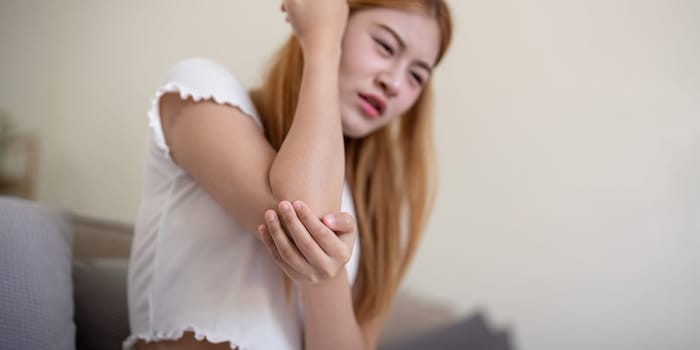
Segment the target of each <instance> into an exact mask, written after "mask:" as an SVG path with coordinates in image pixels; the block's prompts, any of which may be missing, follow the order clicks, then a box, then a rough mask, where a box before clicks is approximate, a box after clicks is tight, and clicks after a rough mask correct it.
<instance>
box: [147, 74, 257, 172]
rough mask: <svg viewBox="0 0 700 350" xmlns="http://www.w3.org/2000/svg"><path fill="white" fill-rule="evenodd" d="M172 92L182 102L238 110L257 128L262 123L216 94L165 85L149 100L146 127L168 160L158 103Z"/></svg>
mask: <svg viewBox="0 0 700 350" xmlns="http://www.w3.org/2000/svg"><path fill="white" fill-rule="evenodd" d="M172 92H177V93H179V94H180V99H182V100H187V99H188V98H191V99H192V100H193V101H194V102H199V101H202V100H213V101H214V102H216V103H217V104H220V105H229V106H231V107H234V108H238V109H239V110H240V111H241V112H242V113H243V114H246V115H248V116H249V117H251V118H252V119H253V121H254V122H255V124H257V125H258V126H259V127H262V123H261V122H260V121H259V120H258V119H257V117H254V116H251V115H250V113H248V112H246V111H245V110H244V109H243V108H242V107H241V106H240V105H238V104H237V103H235V102H234V101H231V100H229V99H226V98H222V97H221V96H217V95H216V94H211V93H209V94H207V93H200V92H197V91H195V90H194V89H190V88H188V87H187V86H185V85H183V84H180V83H175V82H174V83H167V84H165V85H163V86H161V87H160V88H158V90H156V93H155V95H154V96H153V97H152V98H151V108H150V109H149V110H148V125H149V127H150V128H151V129H152V130H153V134H154V141H155V143H156V145H157V146H158V148H160V149H161V150H162V151H163V153H164V154H165V157H167V158H168V159H170V148H169V147H168V145H167V144H166V143H165V136H164V134H163V126H162V125H161V123H160V110H159V103H160V102H159V101H160V98H161V97H163V95H165V94H167V93H172Z"/></svg>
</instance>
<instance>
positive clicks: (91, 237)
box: [70, 215, 133, 259]
mask: <svg viewBox="0 0 700 350" xmlns="http://www.w3.org/2000/svg"><path fill="white" fill-rule="evenodd" d="M70 220H71V222H72V224H73V227H74V234H75V236H74V241H73V256H74V258H76V259H92V258H128V257H129V252H130V250H131V240H132V237H133V225H130V224H125V223H119V222H114V221H108V220H99V219H92V218H86V217H83V216H79V215H72V216H71V217H70Z"/></svg>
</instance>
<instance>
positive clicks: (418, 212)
mask: <svg viewBox="0 0 700 350" xmlns="http://www.w3.org/2000/svg"><path fill="white" fill-rule="evenodd" d="M348 5H349V6H350V11H351V15H352V13H354V12H356V11H361V10H363V9H367V8H373V7H386V8H396V9H402V10H409V11H418V12H422V13H426V14H429V15H431V16H433V17H434V18H435V19H436V20H437V23H438V26H439V28H440V39H441V42H440V51H439V53H438V57H437V62H439V61H440V60H441V59H442V57H443V56H444V54H445V52H446V51H447V48H448V46H449V43H450V40H451V36H452V22H451V18H450V13H449V9H448V7H447V5H446V4H445V2H444V1H443V0H349V1H348ZM437 62H436V63H437ZM303 65H304V58H303V54H302V50H301V47H300V45H299V42H298V41H297V40H296V38H295V37H294V36H291V37H290V38H289V39H288V40H287V42H286V43H285V45H284V46H283V47H282V48H281V50H280V51H279V52H278V53H277V55H276V56H275V57H274V59H273V61H272V65H271V68H270V69H269V71H268V72H267V75H266V77H265V79H264V81H263V84H262V86H261V87H259V88H257V89H255V90H253V91H251V97H252V99H253V103H254V104H255V106H256V108H257V109H258V112H259V113H260V116H261V118H262V121H263V124H264V126H265V136H266V137H267V139H268V141H269V142H270V144H271V145H272V146H273V147H274V148H275V149H276V150H279V148H280V146H281V145H282V141H284V138H285V137H286V135H287V132H288V131H289V128H290V126H291V124H292V118H293V116H294V112H295V110H296V105H297V100H298V94H299V88H300V83H301V78H302V72H303ZM345 160H346V166H345V169H346V178H347V181H348V184H349V186H350V188H351V191H352V194H353V198H354V201H355V212H356V216H357V218H356V219H357V222H358V230H359V234H360V236H359V239H360V244H361V245H360V248H361V249H360V251H361V252H362V253H361V258H360V263H359V270H358V275H357V280H356V284H357V288H358V292H359V293H358V294H357V295H356V298H355V300H354V308H355V315H356V318H357V320H358V322H360V323H363V322H366V321H368V320H370V319H372V318H374V317H375V316H377V315H379V314H381V313H383V312H385V311H387V310H388V308H389V307H390V306H391V301H392V299H393V296H394V294H395V293H396V290H397V288H398V286H399V283H400V281H401V279H402V278H403V276H404V274H405V273H406V271H407V268H408V265H409V263H410V261H411V260H412V258H413V256H414V254H415V252H416V248H417V246H418V243H419V241H420V238H421V235H422V232H423V229H424V227H425V224H426V221H427V219H428V216H429V214H430V210H431V208H432V205H433V199H434V193H435V189H436V188H435V187H436V186H435V185H436V182H435V164H434V163H435V151H434V145H433V129H432V88H431V84H430V82H427V84H426V85H425V87H424V90H423V92H422V94H421V95H420V96H419V98H418V100H417V101H416V103H415V105H414V106H413V107H412V108H411V109H410V110H409V111H408V112H406V114H405V115H403V116H401V117H400V118H397V119H395V120H394V121H392V122H391V123H390V124H389V125H387V126H386V127H384V128H382V129H380V130H377V131H375V132H374V133H372V134H370V135H368V136H366V137H364V138H360V139H349V138H346V139H345Z"/></svg>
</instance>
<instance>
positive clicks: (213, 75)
mask: <svg viewBox="0 0 700 350" xmlns="http://www.w3.org/2000/svg"><path fill="white" fill-rule="evenodd" d="M166 95H168V96H169V97H174V96H175V95H176V96H178V97H179V98H175V99H173V98H163V97H164V96H166ZM188 100H191V101H192V102H200V101H207V100H209V101H213V102H215V103H216V104H217V105H220V106H224V105H228V106H232V107H235V108H236V109H238V110H240V111H241V112H243V114H245V115H247V116H248V117H250V119H252V120H253V122H254V123H255V124H256V125H257V126H258V127H259V128H262V121H261V120H260V117H259V116H258V113H257V111H256V109H255V106H254V105H253V102H252V101H251V99H250V96H249V95H248V92H247V91H246V90H245V89H244V88H243V86H242V85H241V83H240V82H239V81H238V79H237V78H236V77H235V76H234V75H233V74H232V73H231V71H230V70H229V69H228V68H227V67H225V66H224V65H223V64H221V63H219V62H216V61H214V60H212V59H208V58H203V57H191V58H187V59H183V60H181V61H179V62H177V63H176V64H174V65H172V66H171V67H170V69H169V70H168V72H167V74H166V77H165V80H164V81H163V83H162V84H161V85H160V86H159V88H158V89H157V90H156V92H155V94H154V95H153V97H152V98H151V106H150V109H149V112H148V117H149V124H150V126H151V127H152V129H153V131H154V137H155V138H154V141H155V143H156V145H157V146H158V147H159V148H160V149H161V150H163V151H164V152H165V153H166V155H168V153H169V146H168V145H167V142H166V139H165V135H164V130H163V125H162V123H163V122H164V120H162V119H163V117H164V115H166V114H167V113H166V112H167V111H166V110H168V109H169V108H168V107H177V106H181V105H183V103H184V102H185V101H188ZM161 102H162V103H161ZM170 110H172V108H170ZM162 112H163V113H162ZM165 119H167V118H165Z"/></svg>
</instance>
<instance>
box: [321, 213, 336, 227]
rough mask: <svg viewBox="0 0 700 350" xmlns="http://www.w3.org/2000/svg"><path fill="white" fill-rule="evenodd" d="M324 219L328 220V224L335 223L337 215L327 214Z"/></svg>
mask: <svg viewBox="0 0 700 350" xmlns="http://www.w3.org/2000/svg"><path fill="white" fill-rule="evenodd" d="M323 220H324V221H325V222H326V224H328V225H331V226H333V225H335V216H333V215H326V216H324V217H323Z"/></svg>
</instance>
